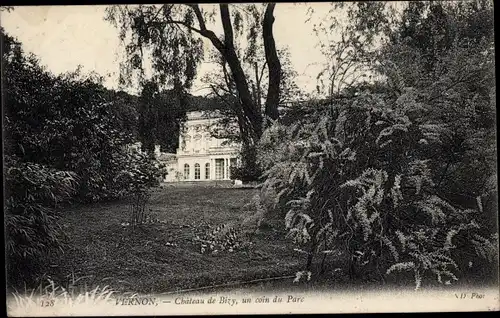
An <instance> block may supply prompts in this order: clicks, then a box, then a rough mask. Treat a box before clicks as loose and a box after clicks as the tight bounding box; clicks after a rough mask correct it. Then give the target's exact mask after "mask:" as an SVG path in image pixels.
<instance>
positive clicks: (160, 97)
mask: <svg viewBox="0 0 500 318" xmlns="http://www.w3.org/2000/svg"><path fill="white" fill-rule="evenodd" d="M184 119H185V112H184V110H183V108H182V105H181V99H180V98H179V96H178V94H176V92H175V91H173V90H167V91H160V90H159V88H158V86H157V84H156V83H155V82H152V81H150V82H146V83H145V84H144V87H143V90H142V93H141V96H140V98H139V122H138V132H139V136H138V137H139V138H138V139H139V141H141V143H142V148H143V151H147V152H149V153H153V151H154V147H155V145H160V148H161V149H162V150H163V151H167V152H175V150H176V149H177V146H178V141H179V133H180V130H181V125H182V122H183V121H184Z"/></svg>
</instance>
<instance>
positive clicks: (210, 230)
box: [194, 224, 249, 254]
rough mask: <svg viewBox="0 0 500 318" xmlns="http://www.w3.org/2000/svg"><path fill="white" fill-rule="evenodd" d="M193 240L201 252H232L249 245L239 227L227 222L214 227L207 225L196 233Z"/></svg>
mask: <svg viewBox="0 0 500 318" xmlns="http://www.w3.org/2000/svg"><path fill="white" fill-rule="evenodd" d="M194 241H195V242H197V243H199V246H200V253H202V254H218V253H221V252H229V253H232V252H235V251H237V250H241V249H244V248H246V247H248V245H249V242H248V241H247V240H246V239H245V238H244V236H243V235H242V233H241V229H238V228H235V227H233V226H231V225H227V224H222V225H218V226H215V227H213V226H211V225H207V226H206V228H205V230H203V231H201V232H200V233H198V234H197V235H196V237H195V238H194Z"/></svg>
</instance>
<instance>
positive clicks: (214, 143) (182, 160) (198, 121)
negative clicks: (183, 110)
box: [157, 111, 240, 182]
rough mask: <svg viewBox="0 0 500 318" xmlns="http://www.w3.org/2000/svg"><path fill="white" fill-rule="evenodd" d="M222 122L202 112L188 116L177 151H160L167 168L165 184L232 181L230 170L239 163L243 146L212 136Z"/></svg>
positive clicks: (158, 153) (190, 113)
mask: <svg viewBox="0 0 500 318" xmlns="http://www.w3.org/2000/svg"><path fill="white" fill-rule="evenodd" d="M218 119H219V117H217V116H214V115H211V116H209V115H208V114H206V113H203V112H198V111H196V112H189V113H188V114H187V121H186V122H185V123H184V129H183V130H182V131H181V134H180V135H179V148H178V149H177V152H176V153H175V154H172V153H160V152H159V150H157V156H158V158H159V159H160V161H162V162H163V163H165V165H166V167H167V175H165V178H164V181H165V182H181V181H200V182H202V181H210V180H231V171H230V167H231V166H236V165H237V164H239V160H240V159H239V155H240V145H238V144H235V143H228V140H225V139H219V138H214V137H212V136H211V135H210V129H211V128H213V127H214V125H217V122H218Z"/></svg>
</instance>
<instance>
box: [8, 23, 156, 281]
mask: <svg viewBox="0 0 500 318" xmlns="http://www.w3.org/2000/svg"><path fill="white" fill-rule="evenodd" d="M2 46H3V55H2V64H3V68H2V69H3V72H4V73H3V74H2V75H3V76H2V78H3V88H4V91H3V97H4V105H5V113H4V116H5V117H4V127H3V132H4V136H5V143H4V156H5V169H4V171H6V181H5V185H6V196H5V200H6V224H7V228H6V229H7V253H8V257H9V259H10V262H9V264H10V265H11V266H14V267H13V268H16V266H17V267H20V268H17V269H16V271H15V272H13V273H15V274H16V275H19V276H21V275H23V273H24V274H28V275H33V274H34V272H35V271H34V269H35V263H36V261H40V260H41V259H43V258H42V257H40V256H41V255H42V254H45V253H47V252H48V251H49V250H51V248H54V247H59V248H60V247H61V243H62V241H61V233H62V232H61V229H60V227H59V225H58V221H57V210H58V209H57V208H58V207H59V205H58V204H59V203H64V202H70V201H75V200H78V201H81V202H92V201H100V200H108V199H115V198H119V197H122V196H124V195H128V194H130V193H133V192H135V191H137V189H143V188H145V187H149V186H152V185H154V184H155V183H157V181H158V177H159V176H160V173H161V171H160V168H161V167H160V166H159V164H158V163H157V162H155V161H154V160H153V158H152V157H151V156H148V155H145V154H140V153H134V152H133V151H130V150H129V149H128V147H127V145H128V144H129V143H131V142H132V141H133V135H132V133H133V131H134V129H133V121H134V116H135V115H134V112H133V107H130V106H129V107H128V108H127V109H125V111H122V110H121V109H119V107H120V105H122V106H123V104H124V101H126V99H123V98H121V99H116V100H117V103H114V102H113V101H114V100H115V99H113V98H112V97H115V95H116V94H113V93H111V92H109V91H108V90H106V89H105V88H104V87H103V86H102V85H101V84H100V83H99V79H98V78H95V77H94V76H87V77H83V76H82V75H81V74H80V73H79V72H78V71H76V72H74V73H71V74H65V75H60V76H54V75H52V74H51V73H49V72H47V71H46V70H45V69H44V68H43V67H42V66H40V64H39V61H38V60H37V58H36V57H35V56H34V55H28V54H25V53H24V52H23V51H22V48H21V45H20V44H19V43H18V42H16V41H15V40H14V39H13V38H11V37H10V36H8V35H6V34H4V33H3V30H2ZM125 175H126V177H125ZM20 264H22V266H23V267H21V265H20ZM14 278H20V277H14ZM22 279H25V278H22Z"/></svg>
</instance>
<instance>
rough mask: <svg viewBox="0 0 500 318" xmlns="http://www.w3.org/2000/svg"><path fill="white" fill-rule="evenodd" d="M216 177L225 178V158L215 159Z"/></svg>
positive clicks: (218, 178)
mask: <svg viewBox="0 0 500 318" xmlns="http://www.w3.org/2000/svg"><path fill="white" fill-rule="evenodd" d="M215 179H217V180H222V179H224V159H215Z"/></svg>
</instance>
